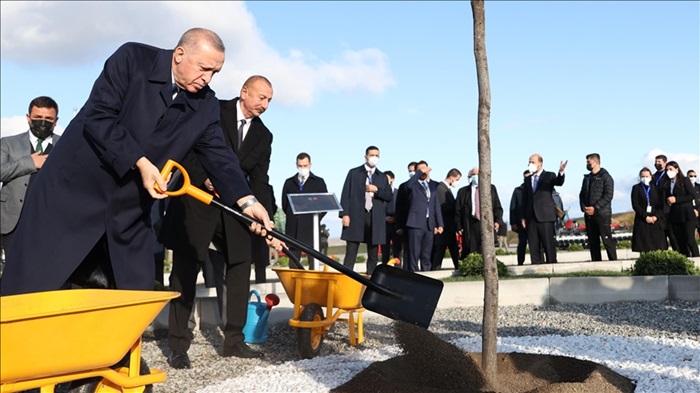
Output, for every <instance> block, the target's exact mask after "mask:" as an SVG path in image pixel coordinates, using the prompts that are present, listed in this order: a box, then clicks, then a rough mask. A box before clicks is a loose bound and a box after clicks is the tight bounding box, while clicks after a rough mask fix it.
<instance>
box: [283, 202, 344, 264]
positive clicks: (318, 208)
mask: <svg viewBox="0 0 700 393" xmlns="http://www.w3.org/2000/svg"><path fill="white" fill-rule="evenodd" d="M287 199H288V200H289V206H290V207H291V208H292V213H294V214H313V215H314V244H313V246H314V250H316V251H318V250H319V248H320V236H319V229H320V227H319V221H320V217H319V214H320V213H327V212H330V211H340V210H343V207H342V206H341V205H340V202H338V198H336V196H335V194H334V193H332V192H324V193H320V192H319V193H306V194H303V193H302V194H287Z"/></svg>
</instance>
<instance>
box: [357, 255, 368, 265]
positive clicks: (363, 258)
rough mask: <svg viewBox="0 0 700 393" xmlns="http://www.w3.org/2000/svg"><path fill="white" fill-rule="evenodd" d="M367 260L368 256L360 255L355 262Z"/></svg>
mask: <svg viewBox="0 0 700 393" xmlns="http://www.w3.org/2000/svg"><path fill="white" fill-rule="evenodd" d="M365 260H367V258H365V256H364V255H358V256H357V257H356V258H355V263H364V262H365Z"/></svg>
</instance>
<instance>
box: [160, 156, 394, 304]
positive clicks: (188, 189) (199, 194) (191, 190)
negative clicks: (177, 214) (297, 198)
mask: <svg viewBox="0 0 700 393" xmlns="http://www.w3.org/2000/svg"><path fill="white" fill-rule="evenodd" d="M173 168H177V169H178V170H180V172H182V178H183V185H182V187H181V188H180V189H179V190H175V191H164V193H165V194H167V195H169V196H181V195H185V194H187V195H189V196H191V197H193V198H195V199H197V200H198V201H200V202H203V203H205V204H207V205H214V206H217V207H218V208H220V209H222V210H224V211H226V212H229V213H231V214H232V215H233V216H234V217H235V218H236V219H237V220H238V221H241V222H243V223H245V224H248V225H250V224H253V223H257V224H260V225H263V224H262V223H261V222H259V221H258V220H256V219H254V218H252V217H250V216H248V215H247V214H245V213H243V212H240V211H238V210H235V209H232V208H230V207H228V206H226V205H224V204H223V203H221V202H219V201H217V200H215V199H214V196H213V195H211V194H209V193H208V192H205V191H203V190H201V189H199V188H197V187H195V186H193V185H192V183H191V182H190V176H189V175H188V174H187V171H186V170H185V168H183V167H182V165H180V164H178V163H177V162H175V161H173V160H168V161H167V162H166V163H165V166H164V167H163V170H162V171H161V175H162V176H163V177H166V176H168V174H169V173H170V172H171V171H172V170H173ZM268 233H269V234H270V235H271V236H272V237H274V238H276V239H279V240H282V241H283V242H285V243H286V244H291V245H292V246H294V247H295V248H297V249H299V250H302V251H305V252H306V254H307V255H311V256H313V257H314V258H316V259H318V260H320V261H321V262H323V263H325V264H326V265H328V266H330V267H332V268H334V269H335V270H337V271H339V272H341V273H343V274H345V275H346V276H348V277H350V278H352V279H353V280H355V281H357V282H359V283H360V284H363V285H365V286H366V287H368V288H372V290H373V291H376V292H379V293H381V294H384V295H386V296H391V297H393V298H403V297H405V295H401V294H399V293H396V292H394V291H392V290H390V289H389V288H387V287H384V286H381V285H379V284H377V283H375V282H373V281H372V280H370V279H369V278H367V277H366V276H364V275H362V274H360V273H358V272H356V271H354V270H352V269H350V268H349V267H347V266H345V265H343V264H340V263H338V262H336V261H334V260H332V259H331V258H329V257H328V256H327V255H324V254H321V253H320V252H318V251H316V250H314V249H313V248H312V247H309V246H307V245H306V244H304V243H302V242H300V241H298V240H297V239H295V238H293V237H290V236H289V235H287V234H285V233H282V232H280V231H278V230H276V229H274V228H273V229H272V230H271V231H268Z"/></svg>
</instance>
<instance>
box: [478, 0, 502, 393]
mask: <svg viewBox="0 0 700 393" xmlns="http://www.w3.org/2000/svg"><path fill="white" fill-rule="evenodd" d="M471 5H472V14H473V16H474V57H475V59H476V76H477V80H478V84H479V118H478V129H479V130H478V135H479V203H480V204H481V212H480V215H481V247H482V255H483V258H484V319H483V328H482V345H481V363H482V368H483V372H484V375H485V377H486V383H487V384H488V386H489V388H491V389H494V388H496V387H497V385H496V383H497V381H496V374H497V353H496V342H497V338H498V335H497V328H498V269H497V268H496V255H495V250H494V222H493V206H492V203H491V138H490V135H489V124H490V116H491V90H490V87H489V70H488V62H487V59H486V16H485V12H484V1H483V0H472V2H471Z"/></svg>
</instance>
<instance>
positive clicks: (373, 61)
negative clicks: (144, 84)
mask: <svg viewBox="0 0 700 393" xmlns="http://www.w3.org/2000/svg"><path fill="white" fill-rule="evenodd" d="M0 7H1V10H0V11H1V15H2V20H1V22H0V28H1V35H2V39H1V41H2V45H1V47H2V53H1V56H2V60H3V62H5V61H10V62H14V63H17V64H21V65H37V64H41V65H47V64H55V65H57V66H77V65H80V64H84V63H90V62H92V63H96V64H101V63H102V62H104V60H105V59H106V56H108V55H109V54H111V53H112V52H113V51H114V50H115V49H116V48H117V47H118V46H119V45H121V44H122V43H124V42H127V41H138V42H144V43H148V44H151V45H154V46H159V47H163V48H171V47H174V46H175V44H176V41H177V39H178V38H179V36H180V35H181V34H182V33H183V32H184V31H185V30H187V29H188V28H191V27H195V26H199V27H205V28H209V29H211V30H214V31H216V32H217V33H218V34H219V35H220V36H221V38H222V39H223V41H224V44H225V45H226V47H227V53H226V55H227V59H226V63H225V65H224V68H223V70H222V71H221V73H220V74H219V75H217V76H216V77H215V78H214V81H213V82H212V87H213V88H214V90H216V92H217V94H218V95H219V96H221V97H222V98H229V97H234V96H237V95H238V93H239V90H240V85H241V84H242V83H243V81H244V80H245V79H246V78H247V77H248V76H250V75H253V74H262V75H265V76H267V77H268V78H269V79H270V80H271V81H272V83H273V86H274V88H275V101H276V102H277V103H280V104H282V105H289V106H291V105H310V104H311V103H312V102H313V101H314V99H316V98H317V97H318V96H319V95H320V94H321V93H322V92H324V91H341V92H355V91H360V92H368V93H371V94H381V93H383V92H384V91H385V90H386V89H387V88H389V87H391V86H393V85H394V83H395V82H394V80H393V78H392V75H391V70H390V69H389V66H388V61H387V58H386V55H385V54H384V53H383V52H382V51H381V50H379V49H376V48H363V49H358V50H352V49H343V50H341V49H340V48H339V54H338V55H337V56H336V57H335V58H333V59H326V60H324V59H318V58H317V57H316V56H315V55H314V54H311V53H309V54H306V52H305V50H304V49H303V48H292V49H288V50H286V49H285V50H286V51H287V53H280V52H279V50H278V49H276V48H272V47H271V46H269V45H268V44H267V43H266V42H265V41H264V38H263V34H262V33H261V32H260V31H259V30H258V28H257V26H256V23H255V18H254V16H253V15H252V14H251V13H250V12H249V11H248V10H247V8H246V6H245V3H244V2H236V1H229V2H205V1H197V2H194V1H183V2H181V1H174V2H146V1H142V2H121V1H120V2H102V1H99V2H96V1H83V2H60V1H57V2H9V1H3V2H2V3H1V4H0ZM86 83H92V81H89V82H86Z"/></svg>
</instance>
